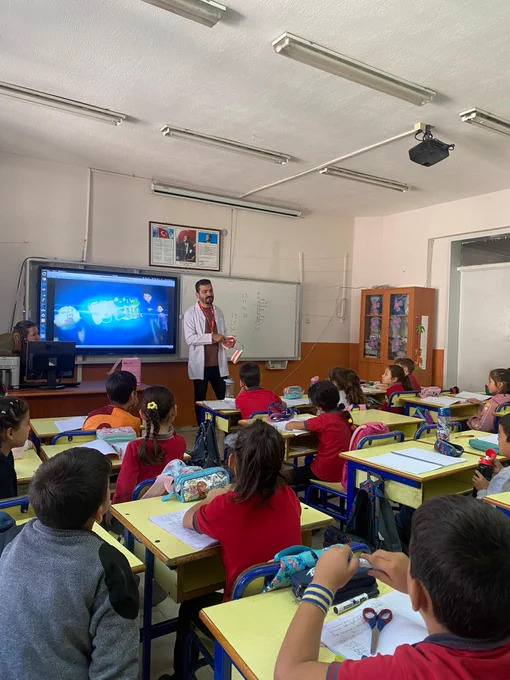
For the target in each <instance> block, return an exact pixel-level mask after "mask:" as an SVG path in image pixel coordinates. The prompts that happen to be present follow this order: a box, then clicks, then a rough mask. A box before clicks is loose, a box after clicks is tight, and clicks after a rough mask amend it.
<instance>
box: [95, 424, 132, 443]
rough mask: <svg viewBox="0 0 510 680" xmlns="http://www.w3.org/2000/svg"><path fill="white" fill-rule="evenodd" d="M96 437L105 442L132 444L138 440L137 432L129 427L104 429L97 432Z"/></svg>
mask: <svg viewBox="0 0 510 680" xmlns="http://www.w3.org/2000/svg"><path fill="white" fill-rule="evenodd" d="M96 437H97V438H98V439H102V440H103V441H105V442H112V441H114V442H131V441H134V440H135V439H136V432H135V431H134V430H133V428H132V427H130V426H129V425H127V426H125V427H103V428H101V429H100V430H98V431H97V433H96Z"/></svg>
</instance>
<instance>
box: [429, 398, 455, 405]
mask: <svg viewBox="0 0 510 680" xmlns="http://www.w3.org/2000/svg"><path fill="white" fill-rule="evenodd" d="M422 401H423V402H424V403H427V404H434V406H453V404H460V402H461V401H462V399H459V398H458V397H425V399H422Z"/></svg>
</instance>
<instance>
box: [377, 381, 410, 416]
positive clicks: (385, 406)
mask: <svg viewBox="0 0 510 680" xmlns="http://www.w3.org/2000/svg"><path fill="white" fill-rule="evenodd" d="M395 392H405V390H404V386H403V385H402V384H401V383H394V384H393V385H390V386H389V387H388V389H387V390H386V399H385V400H384V404H383V405H382V406H381V411H390V410H391V413H404V409H403V408H400V407H397V406H392V407H391V409H390V408H388V401H389V398H390V395H391V394H395Z"/></svg>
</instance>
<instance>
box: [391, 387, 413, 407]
mask: <svg viewBox="0 0 510 680" xmlns="http://www.w3.org/2000/svg"><path fill="white" fill-rule="evenodd" d="M418 394H420V390H409V391H408V392H393V394H390V396H389V397H388V411H391V409H392V408H404V409H405V408H406V404H405V402H404V401H402V397H403V396H408V397H415V396H416V395H418Z"/></svg>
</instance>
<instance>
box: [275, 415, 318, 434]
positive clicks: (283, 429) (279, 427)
mask: <svg viewBox="0 0 510 680" xmlns="http://www.w3.org/2000/svg"><path fill="white" fill-rule="evenodd" d="M309 418H313V416H312V415H310V414H308V413H302V414H301V415H299V416H296V417H295V418H292V420H284V421H281V422H278V423H275V422H270V423H269V424H270V425H272V426H273V427H276V429H277V430H280V432H290V433H291V434H293V435H294V436H295V437H299V436H300V435H303V434H309V432H308V430H287V428H286V425H287V423H295V422H303V421H305V420H308V419H309Z"/></svg>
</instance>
